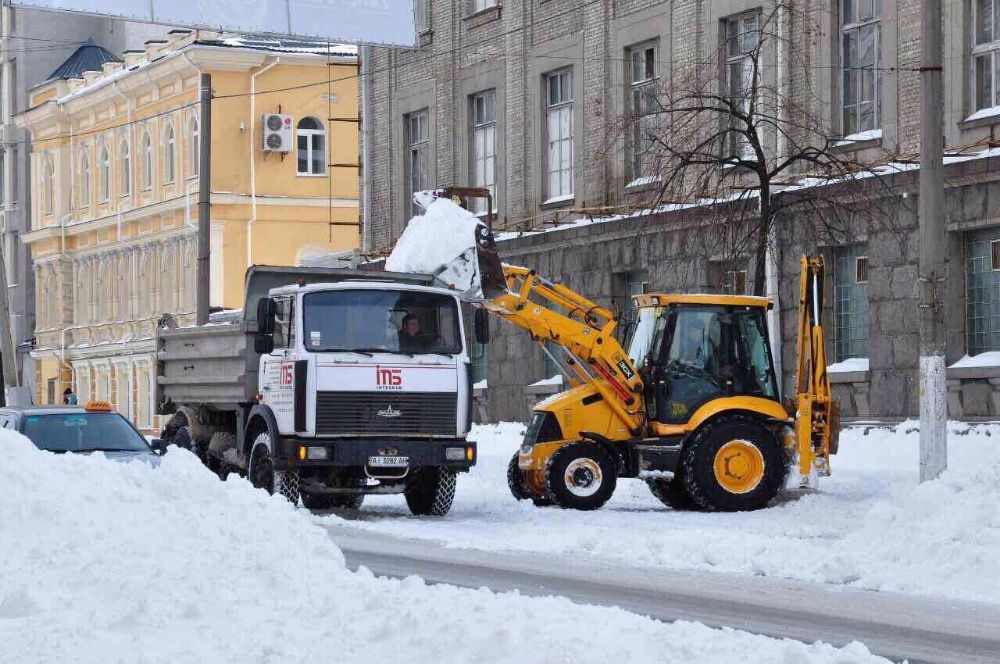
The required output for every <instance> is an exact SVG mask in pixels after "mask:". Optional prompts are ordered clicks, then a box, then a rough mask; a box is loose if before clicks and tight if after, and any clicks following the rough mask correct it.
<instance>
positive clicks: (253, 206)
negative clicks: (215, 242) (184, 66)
mask: <svg viewBox="0 0 1000 664" xmlns="http://www.w3.org/2000/svg"><path fill="white" fill-rule="evenodd" d="M279 62H281V58H278V57H274V58H271V62H269V63H268V64H266V65H264V66H263V67H262V68H260V69H258V70H257V71H255V72H254V73H252V74H250V141H249V144H250V219H249V220H248V221H247V232H246V235H247V267H250V266H252V265H253V224H254V222H255V221H257V174H256V170H255V168H254V153H253V148H254V122H255V121H256V119H257V118H256V116H255V115H254V113H256V111H255V103H254V102H255V101H256V99H257V95H256V89H257V77H258V76H260V75H261V74H263V73H264V72H266V71H267V70H268V69H270V68H271V67H274V66H275V65H277V64H278V63H279Z"/></svg>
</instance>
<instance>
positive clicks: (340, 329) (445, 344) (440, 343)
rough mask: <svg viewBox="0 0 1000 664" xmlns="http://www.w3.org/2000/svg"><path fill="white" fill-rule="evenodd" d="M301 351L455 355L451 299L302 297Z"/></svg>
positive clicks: (385, 294)
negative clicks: (303, 344)
mask: <svg viewBox="0 0 1000 664" xmlns="http://www.w3.org/2000/svg"><path fill="white" fill-rule="evenodd" d="M302 307H303V308H302V320H303V327H304V328H305V335H304V338H303V342H304V343H305V347H306V350H309V351H313V352H322V351H359V352H367V353H371V352H380V351H381V352H387V353H410V354H415V353H436V354H444V355H454V354H457V353H459V352H461V350H462V341H461V339H462V337H461V333H460V332H459V322H458V321H459V319H458V306H457V305H456V302H455V298H453V297H449V296H447V295H441V294H438V293H421V292H413V291H393V290H342V291H320V292H317V293H309V294H307V295H306V296H305V297H304V298H303V305H302Z"/></svg>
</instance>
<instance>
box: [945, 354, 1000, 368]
mask: <svg viewBox="0 0 1000 664" xmlns="http://www.w3.org/2000/svg"><path fill="white" fill-rule="evenodd" d="M977 367H1000V351H995V350H989V351H986V352H985V353H979V354H978V355H965V356H963V357H962V359H960V360H959V361H958V362H955V364H953V365H951V366H950V367H948V368H949V369H973V368H977Z"/></svg>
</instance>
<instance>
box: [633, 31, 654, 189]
mask: <svg viewBox="0 0 1000 664" xmlns="http://www.w3.org/2000/svg"><path fill="white" fill-rule="evenodd" d="M657 53H658V49H657V43H656V41H655V40H653V41H647V42H643V43H641V44H634V45H633V46H629V47H628V48H627V49H625V82H626V90H625V107H626V116H627V118H628V130H627V131H626V134H625V155H626V157H625V164H626V175H625V177H626V178H627V180H628V181H630V182H635V181H636V180H638V179H639V178H643V177H646V176H649V175H651V174H650V173H647V172H646V171H647V170H648V169H649V167H650V164H649V162H648V155H649V153H650V152H651V150H652V141H651V140H650V137H651V136H652V135H653V132H654V130H655V126H656V116H655V115H650V113H651V110H654V109H651V101H653V100H655V99H656V90H657V83H658V81H659V78H658V76H657V62H656V57H657ZM637 56H638V57H637ZM637 67H638V70H637Z"/></svg>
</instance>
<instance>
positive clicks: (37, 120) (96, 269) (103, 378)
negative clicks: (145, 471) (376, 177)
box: [17, 31, 358, 431]
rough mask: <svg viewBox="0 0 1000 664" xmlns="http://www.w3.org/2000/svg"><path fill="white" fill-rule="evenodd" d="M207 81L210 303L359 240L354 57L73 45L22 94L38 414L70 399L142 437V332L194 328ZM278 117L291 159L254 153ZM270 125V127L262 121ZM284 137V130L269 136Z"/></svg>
mask: <svg viewBox="0 0 1000 664" xmlns="http://www.w3.org/2000/svg"><path fill="white" fill-rule="evenodd" d="M201 73H209V74H211V75H212V88H213V95H214V99H213V102H212V128H211V129H212V132H211V138H212V140H211V145H212V150H211V176H212V177H211V180H212V195H211V200H212V238H211V244H212V260H211V279H212V288H211V301H212V304H213V305H215V306H223V307H227V308H236V307H240V306H242V301H243V276H244V272H245V270H246V268H247V266H248V265H251V264H271V265H293V264H296V263H298V262H299V261H300V260H301V259H303V258H304V257H307V256H310V255H314V254H317V253H324V252H329V251H335V250H344V249H351V248H354V247H356V246H357V241H358V226H357V221H358V172H357V170H356V169H355V168H353V167H350V166H346V167H340V166H338V167H331V165H334V164H342V165H350V164H354V163H356V162H357V154H358V147H357V146H358V125H357V123H356V122H344V121H334V122H331V121H330V119H331V118H338V119H343V118H356V117H357V114H358V107H357V92H356V91H357V80H356V74H357V57H356V53H355V51H354V48H353V47H349V46H333V47H330V48H329V49H328V48H327V46H326V44H322V45H318V44H316V43H310V42H287V41H277V40H262V39H256V40H252V39H249V38H242V37H235V36H230V35H222V34H219V33H213V32H205V31H197V32H190V31H174V32H172V33H170V39H169V40H166V41H156V42H147V44H146V49H145V51H136V52H126V53H125V54H124V59H123V60H119V59H118V58H116V57H115V56H113V55H112V54H110V53H109V52H107V51H105V50H104V49H101V48H100V47H98V46H94V45H90V44H88V45H85V46H83V47H81V49H80V50H78V51H77V52H76V53H74V55H73V56H71V58H70V59H69V60H67V62H66V63H65V64H64V65H63V67H61V68H60V69H59V70H57V72H56V73H55V74H54V76H55V77H54V78H52V79H50V80H49V81H47V82H45V83H42V84H41V85H39V86H38V87H36V88H34V89H33V90H32V91H31V93H30V108H29V109H28V110H27V111H25V112H23V113H21V114H20V115H19V116H18V118H17V122H18V124H20V125H21V126H23V127H26V128H27V129H28V131H29V132H30V135H31V140H32V155H31V174H32V193H31V217H32V219H31V222H32V228H31V232H30V233H28V234H26V235H24V241H25V242H26V243H28V244H29V245H30V248H31V254H32V261H33V263H34V270H35V283H36V292H37V319H36V324H35V347H34V350H33V352H32V356H33V357H34V358H35V366H36V378H37V384H36V395H35V396H36V403H54V402H55V403H58V402H60V401H61V400H62V392H63V390H64V389H65V388H66V387H72V389H74V391H75V392H76V394H77V395H78V397H79V399H80V401H81V403H82V402H84V401H86V400H88V399H107V400H110V401H111V402H112V403H113V404H114V405H115V406H116V407H117V408H118V410H120V411H121V412H122V413H123V414H125V415H126V416H129V417H131V418H132V419H133V421H135V423H136V424H137V425H138V426H139V427H140V428H141V429H143V430H146V431H152V430H155V428H156V427H157V426H158V425H159V422H158V418H157V417H156V416H155V412H154V404H153V402H152V400H153V389H152V386H153V381H154V379H155V377H154V368H155V356H154V348H153V345H154V342H153V335H154V330H155V326H156V323H157V321H158V320H159V319H160V318H161V316H162V315H163V314H165V313H171V314H174V315H175V316H177V317H178V318H179V319H180V320H181V324H185V322H188V321H191V320H193V312H194V306H195V276H196V255H197V250H196V247H197V200H198V177H197V176H198V163H199V147H198V145H199V131H200V128H199V105H198V103H197V102H198V94H199V91H198V82H199V75H200V74H201ZM268 114H280V115H281V116H282V117H281V122H282V123H283V124H284V126H285V128H287V132H286V138H290V142H286V143H285V145H286V146H290V151H288V152H287V153H286V152H283V151H274V150H265V149H264V136H265V131H264V129H263V127H262V122H263V120H264V119H265V116H266V115H268ZM271 122H272V123H274V122H277V121H276V120H274V119H272V120H271ZM279 133H280V130H279Z"/></svg>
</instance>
